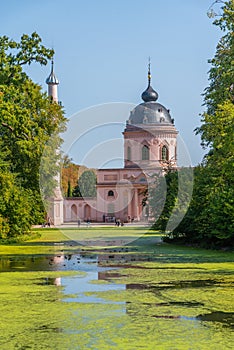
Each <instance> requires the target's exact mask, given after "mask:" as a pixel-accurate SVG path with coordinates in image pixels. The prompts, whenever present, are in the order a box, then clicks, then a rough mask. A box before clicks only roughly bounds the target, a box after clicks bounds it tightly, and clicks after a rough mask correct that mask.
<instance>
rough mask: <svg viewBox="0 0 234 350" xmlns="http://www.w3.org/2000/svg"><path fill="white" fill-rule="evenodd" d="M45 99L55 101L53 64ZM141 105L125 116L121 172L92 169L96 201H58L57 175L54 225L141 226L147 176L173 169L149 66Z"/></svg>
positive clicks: (169, 135)
mask: <svg viewBox="0 0 234 350" xmlns="http://www.w3.org/2000/svg"><path fill="white" fill-rule="evenodd" d="M46 83H47V84H48V95H49V96H51V98H52V99H53V100H54V101H55V102H58V91H57V87H58V84H59V81H58V79H57V78H56V76H55V74H54V69H53V62H52V69H51V73H50V75H49V77H48V78H47V80H46ZM141 98H142V100H143V102H142V103H140V104H139V105H137V106H136V107H135V108H134V109H133V110H132V111H131V112H130V116H129V118H128V119H127V121H126V127H125V129H124V130H123V137H124V167H123V168H115V169H98V170H97V171H96V175H97V184H96V190H97V196H96V197H94V198H78V197H73V198H63V196H62V193H61V189H60V175H58V177H57V180H58V186H57V188H56V189H55V194H54V198H53V200H52V201H51V211H50V217H51V221H52V223H54V225H62V224H63V223H66V222H77V221H78V220H80V221H81V222H82V221H91V222H114V221H116V220H118V221H121V222H129V221H133V220H134V221H145V220H146V219H148V216H149V215H150V208H148V206H147V205H143V199H144V198H145V193H146V191H147V188H148V184H149V182H150V179H151V176H152V175H153V174H155V173H160V174H162V175H163V169H164V167H165V164H168V163H170V165H172V166H174V167H176V147H177V134H178V131H177V130H176V128H175V126H174V120H173V119H172V118H171V115H170V110H169V109H166V108H165V107H164V106H163V105H161V104H160V103H158V102H157V100H158V94H157V92H156V91H155V90H154V89H153V88H152V87H151V73H150V63H149V66H148V86H147V88H146V90H145V91H144V92H143V93H142V95H141Z"/></svg>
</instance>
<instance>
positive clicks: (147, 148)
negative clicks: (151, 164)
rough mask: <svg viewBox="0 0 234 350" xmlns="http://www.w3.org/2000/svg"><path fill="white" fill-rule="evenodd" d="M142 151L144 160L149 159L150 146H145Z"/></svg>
mask: <svg viewBox="0 0 234 350" xmlns="http://www.w3.org/2000/svg"><path fill="white" fill-rule="evenodd" d="M141 152H142V160H149V147H148V146H143V147H142V150H141Z"/></svg>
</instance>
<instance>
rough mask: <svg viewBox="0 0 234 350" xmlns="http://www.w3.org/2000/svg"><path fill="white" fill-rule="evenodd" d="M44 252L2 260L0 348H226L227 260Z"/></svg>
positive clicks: (233, 317)
mask: <svg viewBox="0 0 234 350" xmlns="http://www.w3.org/2000/svg"><path fill="white" fill-rule="evenodd" d="M43 249H44V248H43V247H41V248H40V249H39V250H38V252H39V253H38V254H36V253H35V249H34V247H32V251H31V253H30V249H29V248H27V250H26V253H25V251H24V253H20V254H9V252H8V253H7V254H2V255H1V259H0V271H1V274H0V278H1V284H0V293H1V304H0V305H1V307H0V310H1V322H0V348H1V349H3V350H5V349H6V350H11V349H61V350H67V349H69V350H76V349H101V350H105V349H108V350H109V349H121V350H122V349H123V350H125V349H152V350H153V349H163V350H164V349H202V350H204V349H214V350H216V349H232V348H233V340H234V338H233V327H234V307H233V300H234V298H233V297H234V293H233V283H234V278H233V270H234V267H233V263H232V261H233V255H232V254H231V253H224V252H209V251H206V250H199V249H195V248H184V247H183V248H182V247H176V246H171V245H168V244H164V243H161V242H160V241H159V240H158V239H156V240H155V241H153V240H152V238H149V239H148V238H147V237H143V238H141V239H138V240H137V241H135V242H132V243H130V244H128V245H126V246H119V247H118V246H114V247H90V246H89V247H85V246H81V245H76V244H72V246H71V245H69V244H68V243H63V244H62V243H61V244H54V247H53V249H54V251H53V249H52V250H51V251H50V252H48V247H46V246H45V252H44V253H43ZM21 251H23V248H22V247H20V252H21ZM32 252H33V253H32Z"/></svg>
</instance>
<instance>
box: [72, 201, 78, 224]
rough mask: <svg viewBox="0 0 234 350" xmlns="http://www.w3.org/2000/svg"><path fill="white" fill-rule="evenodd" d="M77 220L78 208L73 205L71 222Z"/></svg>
mask: <svg viewBox="0 0 234 350" xmlns="http://www.w3.org/2000/svg"><path fill="white" fill-rule="evenodd" d="M76 220H77V206H76V205H75V204H72V206H71V221H76Z"/></svg>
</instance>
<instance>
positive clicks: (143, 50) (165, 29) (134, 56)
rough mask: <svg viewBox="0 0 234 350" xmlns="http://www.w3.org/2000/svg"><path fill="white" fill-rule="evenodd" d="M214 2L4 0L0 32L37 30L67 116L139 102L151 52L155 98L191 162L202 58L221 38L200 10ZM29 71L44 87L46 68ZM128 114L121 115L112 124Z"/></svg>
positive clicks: (195, 157) (204, 66)
mask: <svg viewBox="0 0 234 350" xmlns="http://www.w3.org/2000/svg"><path fill="white" fill-rule="evenodd" d="M212 2H213V1H212V0H177V1H176V0H148V1H139V0H135V1H134V0H118V1H117V0H113V1H111V0H109V1H107V0H98V1H95V0H86V1H83V0H82V1H81V0H66V1H64V0H63V1H62V0H60V1H59V0H57V1H54V0H40V1H31V0H21V1H17V0H9V1H4V2H2V3H1V14H2V16H1V23H0V30H1V35H7V36H9V37H11V38H14V39H17V40H18V39H19V38H20V36H21V34H22V33H27V34H30V33H32V32H33V31H37V33H38V34H39V35H40V36H41V37H42V39H43V43H44V45H45V46H48V47H53V48H54V49H55V51H56V54H55V71H56V75H57V76H58V78H59V80H60V85H59V99H60V100H61V101H62V103H63V105H64V107H65V111H66V115H67V117H68V118H70V117H71V116H72V115H74V114H76V113H77V112H79V111H80V110H83V109H85V108H89V107H92V106H94V105H99V104H103V103H110V102H123V103H131V104H134V105H136V104H138V103H141V97H140V96H141V93H142V92H143V90H144V89H145V88H146V86H147V63H148V56H150V57H151V70H152V86H153V87H154V89H155V90H156V91H157V92H158V94H159V99H158V102H160V103H162V104H163V105H165V107H166V108H168V109H170V110H171V115H172V117H173V118H174V119H175V125H176V127H177V129H178V130H179V132H180V135H181V137H182V138H183V140H184V142H185V144H186V145H187V147H188V149H189V153H190V155H191V158H192V163H193V164H197V163H198V162H200V161H201V159H202V155H203V154H204V152H203V151H202V149H201V147H200V145H199V143H200V140H199V137H198V136H195V135H194V132H193V130H194V128H195V127H196V126H198V125H199V113H201V112H202V111H203V107H202V102H203V101H202V96H201V94H202V92H203V91H204V88H205V87H206V86H207V85H208V79H207V78H208V75H207V72H208V70H209V67H210V65H209V64H208V62H207V61H208V59H210V58H212V57H213V56H214V53H215V48H216V45H217V42H218V40H219V38H220V37H221V35H222V33H221V32H220V30H219V29H218V28H216V27H215V26H214V25H212V20H211V19H209V18H208V17H207V14H206V13H207V10H208V8H209V6H210V5H211V4H212ZM27 71H28V73H29V74H30V76H31V77H32V79H33V80H34V81H36V82H37V83H39V84H41V85H42V87H43V89H44V90H46V84H45V79H46V77H47V76H48V74H49V71H50V67H49V66H47V67H40V66H39V65H35V64H33V65H32V66H31V67H30V68H29V69H28V70H27ZM78 115H79V113H78ZM117 119H118V117H117ZM126 119H128V115H122V116H120V119H119V120H115V121H116V122H122V121H124V120H126ZM77 120H78V122H77V127H79V116H78V117H77ZM84 122H85V120H84V118H83V120H82V117H81V120H80V123H84ZM120 137H121V135H120ZM86 142H87V141H86Z"/></svg>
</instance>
